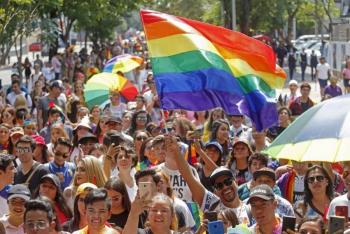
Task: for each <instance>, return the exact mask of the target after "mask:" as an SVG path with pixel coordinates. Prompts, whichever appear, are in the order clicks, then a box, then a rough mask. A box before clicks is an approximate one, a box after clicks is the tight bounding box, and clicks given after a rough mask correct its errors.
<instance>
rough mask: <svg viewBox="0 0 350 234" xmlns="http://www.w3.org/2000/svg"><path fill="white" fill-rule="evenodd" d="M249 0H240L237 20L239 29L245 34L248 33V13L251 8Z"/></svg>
mask: <svg viewBox="0 0 350 234" xmlns="http://www.w3.org/2000/svg"><path fill="white" fill-rule="evenodd" d="M250 5H251V0H242V1H241V14H240V20H239V27H240V31H241V32H242V33H244V34H246V35H250V34H251V33H250V31H249V15H250V10H251V7H250Z"/></svg>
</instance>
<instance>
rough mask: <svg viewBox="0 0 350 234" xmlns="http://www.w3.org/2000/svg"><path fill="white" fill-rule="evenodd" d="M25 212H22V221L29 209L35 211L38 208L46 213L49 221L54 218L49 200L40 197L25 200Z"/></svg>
mask: <svg viewBox="0 0 350 234" xmlns="http://www.w3.org/2000/svg"><path fill="white" fill-rule="evenodd" d="M25 208H26V209H25V212H24V222H25V221H26V219H27V214H28V212H29V211H35V210H39V211H43V212H45V213H46V214H47V219H48V220H49V222H50V223H51V222H52V221H53V219H54V213H53V209H52V206H51V204H50V203H49V202H47V201H43V200H40V199H35V200H29V201H27V202H26V204H25Z"/></svg>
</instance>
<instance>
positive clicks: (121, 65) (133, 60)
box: [103, 54, 143, 73]
mask: <svg viewBox="0 0 350 234" xmlns="http://www.w3.org/2000/svg"><path fill="white" fill-rule="evenodd" d="M142 62H143V59H142V58H141V57H138V56H135V55H130V54H122V55H118V56H115V57H113V58H111V59H110V60H108V61H107V63H106V64H105V67H104V68H103V72H111V73H117V72H118V71H121V72H123V73H126V72H129V71H131V70H134V69H135V68H137V67H139V66H140V65H141V64H142Z"/></svg>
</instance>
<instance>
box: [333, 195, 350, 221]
mask: <svg viewBox="0 0 350 234" xmlns="http://www.w3.org/2000/svg"><path fill="white" fill-rule="evenodd" d="M336 206H347V207H348V217H350V201H349V199H348V194H347V193H346V194H344V195H341V196H339V197H336V198H334V199H333V200H332V201H331V204H329V209H328V213H327V219H328V218H329V216H332V215H335V207H336Z"/></svg>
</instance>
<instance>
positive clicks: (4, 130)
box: [0, 123, 11, 153]
mask: <svg viewBox="0 0 350 234" xmlns="http://www.w3.org/2000/svg"><path fill="white" fill-rule="evenodd" d="M10 129H11V127H10V126H9V125H8V124H6V123H1V124H0V152H2V153H9V147H10Z"/></svg>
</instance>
